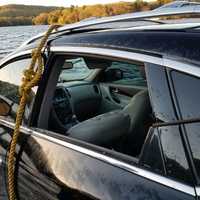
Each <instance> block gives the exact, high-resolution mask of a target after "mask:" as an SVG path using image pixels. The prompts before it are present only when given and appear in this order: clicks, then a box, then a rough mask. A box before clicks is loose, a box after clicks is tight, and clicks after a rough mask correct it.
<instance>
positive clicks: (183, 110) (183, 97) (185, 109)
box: [171, 71, 200, 177]
mask: <svg viewBox="0 0 200 200" xmlns="http://www.w3.org/2000/svg"><path fill="white" fill-rule="evenodd" d="M171 75H172V79H173V83H174V88H175V93H176V97H177V101H178V104H179V107H180V114H181V117H182V119H190V118H200V107H199V102H200V93H199V92H198V91H199V84H200V79H199V78H196V77H193V76H190V75H187V74H183V73H179V72H176V71H173V72H172V73H171ZM184 126H185V129H186V132H187V136H188V140H189V143H190V147H191V150H192V154H193V159H194V164H195V165H196V171H197V173H198V175H199V177H200V146H199V144H200V132H199V128H200V123H193V124H185V125H184Z"/></svg>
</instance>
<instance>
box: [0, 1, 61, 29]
mask: <svg viewBox="0 0 200 200" xmlns="http://www.w3.org/2000/svg"><path fill="white" fill-rule="evenodd" d="M55 9H58V7H45V6H25V5H14V4H13V5H12V4H11V5H6V6H0V26H17V25H31V24H32V23H33V18H34V17H36V16H38V15H40V13H46V15H48V14H47V12H50V11H53V10H55ZM39 18H42V19H43V21H42V24H43V23H46V22H45V21H44V18H45V17H44V15H42V16H40V17H39ZM36 23H39V22H38V21H37V20H36Z"/></svg>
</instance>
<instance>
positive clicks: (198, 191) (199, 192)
mask: <svg viewBox="0 0 200 200" xmlns="http://www.w3.org/2000/svg"><path fill="white" fill-rule="evenodd" d="M195 191H196V194H197V196H200V187H199V186H197V187H195Z"/></svg>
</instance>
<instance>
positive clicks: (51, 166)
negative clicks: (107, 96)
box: [0, 119, 194, 200]
mask: <svg viewBox="0 0 200 200" xmlns="http://www.w3.org/2000/svg"><path fill="white" fill-rule="evenodd" d="M0 123H1V134H2V132H3V133H4V134H6V133H8V134H10V133H11V132H12V131H13V127H14V124H13V123H12V122H8V121H5V120H3V119H0ZM21 137H22V138H24V140H23V141H19V143H18V150H19V152H18V155H17V157H16V158H17V159H16V163H17V164H16V166H17V168H16V183H17V188H16V189H17V190H16V191H17V195H18V199H20V200H23V199H26V200H27V199H37V200H40V199H44V198H46V199H50V200H51V199H55V200H57V199H59V200H61V199H67V198H69V199H116V200H117V199H120V200H122V199H148V200H150V199H152V200H153V199H156V200H157V199H162V200H168V199H175V200H176V199H188V200H189V199H194V194H193V192H194V190H192V188H190V187H187V186H186V185H184V184H182V185H180V184H179V185H178V183H177V182H176V181H173V180H172V179H169V178H166V177H164V176H162V175H159V174H156V173H153V172H151V171H149V170H146V169H144V168H141V167H140V166H139V165H138V164H137V163H138V161H137V159H134V158H127V157H126V156H123V155H119V154H118V153H115V152H113V151H110V150H107V149H103V148H100V147H96V146H93V145H90V144H86V143H83V142H81V141H77V140H72V139H70V138H66V137H62V136H59V135H57V134H56V133H52V132H49V131H45V130H38V129H35V130H33V129H29V128H25V127H22V129H21ZM177 185H178V186H179V187H178V186H177ZM184 190H185V191H184Z"/></svg>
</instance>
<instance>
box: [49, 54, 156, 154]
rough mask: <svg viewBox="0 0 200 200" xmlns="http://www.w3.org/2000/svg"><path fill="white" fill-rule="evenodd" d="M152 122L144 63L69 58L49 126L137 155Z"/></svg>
mask: <svg viewBox="0 0 200 200" xmlns="http://www.w3.org/2000/svg"><path fill="white" fill-rule="evenodd" d="M94 74H95V75H94ZM153 121H154V117H153V114H152V109H151V104H150V99H149V94H148V89H147V83H146V77H145V66H144V63H139V62H135V63H128V62H124V61H116V60H106V59H101V58H92V57H68V58H66V59H65V61H64V63H63V66H62V70H61V72H60V75H59V79H58V82H57V86H56V89H55V93H54V98H53V102H52V106H51V112H50V117H49V120H48V129H49V130H51V131H55V132H57V133H60V134H63V135H66V136H68V137H71V138H76V139H78V140H82V141H85V142H88V143H91V144H95V145H98V146H102V147H106V148H109V149H112V150H116V151H118V152H121V153H124V154H127V155H131V156H134V157H138V156H139V154H140V152H141V149H142V146H143V144H144V142H145V138H146V136H147V133H148V130H149V128H150V126H151V124H152V123H153Z"/></svg>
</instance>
